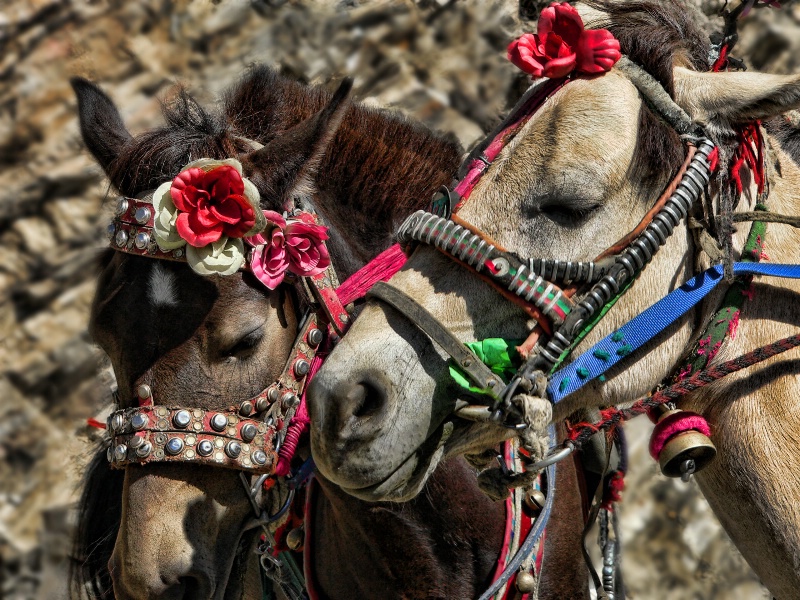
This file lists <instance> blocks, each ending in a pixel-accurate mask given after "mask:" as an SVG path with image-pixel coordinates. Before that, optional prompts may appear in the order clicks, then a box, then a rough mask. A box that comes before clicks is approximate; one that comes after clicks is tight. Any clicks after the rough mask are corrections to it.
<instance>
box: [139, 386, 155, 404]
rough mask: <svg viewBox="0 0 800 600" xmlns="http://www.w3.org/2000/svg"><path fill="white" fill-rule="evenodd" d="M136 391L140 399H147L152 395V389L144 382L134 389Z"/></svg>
mask: <svg viewBox="0 0 800 600" xmlns="http://www.w3.org/2000/svg"><path fill="white" fill-rule="evenodd" d="M136 393H137V394H138V395H139V398H140V399H141V400H147V399H148V398H151V397H152V396H153V390H151V389H150V386H149V385H147V384H146V383H143V384H142V385H140V386H139V389H138V390H136Z"/></svg>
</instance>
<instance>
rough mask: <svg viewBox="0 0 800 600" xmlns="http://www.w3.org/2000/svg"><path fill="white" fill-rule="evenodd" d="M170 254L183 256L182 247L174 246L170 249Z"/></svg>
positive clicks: (178, 256)
mask: <svg viewBox="0 0 800 600" xmlns="http://www.w3.org/2000/svg"><path fill="white" fill-rule="evenodd" d="M172 256H174V257H175V258H183V248H176V249H175V250H173V251H172Z"/></svg>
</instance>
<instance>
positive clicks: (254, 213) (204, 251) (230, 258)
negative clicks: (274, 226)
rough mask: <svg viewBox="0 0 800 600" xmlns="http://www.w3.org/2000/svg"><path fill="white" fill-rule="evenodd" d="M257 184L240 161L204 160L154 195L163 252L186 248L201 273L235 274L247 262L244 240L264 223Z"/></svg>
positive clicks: (156, 228) (155, 224)
mask: <svg viewBox="0 0 800 600" xmlns="http://www.w3.org/2000/svg"><path fill="white" fill-rule="evenodd" d="M259 199H260V196H259V193H258V189H256V186H255V185H253V184H252V182H250V181H249V180H248V179H247V178H245V177H243V176H242V165H241V163H240V162H239V161H238V160H235V159H232V158H231V159H227V160H212V159H210V158H201V159H200V160H196V161H194V162H191V163H189V164H188V165H186V166H185V167H184V168H183V169H182V170H181V172H180V173H178V176H177V177H175V179H173V180H172V181H168V182H166V183H164V184H162V185H161V186H159V188H158V189H157V190H156V191H155V193H154V194H153V208H154V209H155V218H154V221H153V231H154V233H155V238H156V242H157V243H158V245H159V247H161V248H162V249H163V250H173V249H175V248H180V247H181V246H186V260H187V262H188V263H189V265H190V266H191V267H192V269H194V270H195V271H196V272H198V273H200V274H201V275H212V274H215V273H216V274H219V275H231V274H232V273H235V272H236V271H238V270H239V268H241V266H242V264H244V259H245V256H244V244H243V242H242V238H244V237H245V236H250V235H254V234H256V233H258V232H259V231H261V230H263V229H264V227H265V226H266V219H265V218H264V216H263V214H262V212H261V209H260V208H259Z"/></svg>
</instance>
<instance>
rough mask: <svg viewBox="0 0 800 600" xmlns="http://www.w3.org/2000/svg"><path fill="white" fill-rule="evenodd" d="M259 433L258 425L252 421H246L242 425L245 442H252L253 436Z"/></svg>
mask: <svg viewBox="0 0 800 600" xmlns="http://www.w3.org/2000/svg"><path fill="white" fill-rule="evenodd" d="M257 433H258V427H256V426H255V425H253V424H252V423H245V424H244V425H242V429H241V434H242V439H243V440H244V441H245V442H252V441H253V438H254V437H256V434H257Z"/></svg>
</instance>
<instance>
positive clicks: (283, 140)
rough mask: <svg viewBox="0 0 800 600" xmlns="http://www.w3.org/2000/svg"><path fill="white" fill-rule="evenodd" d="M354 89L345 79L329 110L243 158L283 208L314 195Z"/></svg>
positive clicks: (250, 172) (264, 190) (257, 181)
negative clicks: (319, 172)
mask: <svg viewBox="0 0 800 600" xmlns="http://www.w3.org/2000/svg"><path fill="white" fill-rule="evenodd" d="M352 87H353V80H352V79H350V78H347V79H345V80H344V81H342V83H341V85H339V89H337V90H336V92H335V93H334V94H333V97H332V98H331V100H330V102H328V104H327V105H326V106H325V108H323V109H322V110H320V111H319V112H318V113H317V114H315V115H314V116H313V117H310V118H309V119H306V120H305V121H303V122H301V123H298V124H297V125H295V126H294V127H292V128H291V129H288V130H287V131H285V132H283V133H282V134H280V135H278V136H277V137H276V138H275V139H273V140H272V141H271V142H270V143H269V144H267V145H266V146H264V147H263V148H260V149H259V150H255V151H253V152H250V153H249V154H246V155H244V156H242V157H241V161H242V165H243V166H244V168H245V172H246V173H248V177H249V178H250V179H251V181H253V183H254V184H255V185H256V186H257V187H258V188H259V190H260V192H261V194H262V196H266V197H267V198H272V199H275V200H277V201H279V202H280V204H281V206H283V205H284V203H286V202H287V201H289V200H292V199H293V198H294V197H295V196H297V195H311V194H312V193H313V191H314V188H315V185H314V179H315V177H316V175H317V171H318V169H319V166H320V163H321V162H322V157H323V156H324V155H325V151H326V150H327V149H328V146H329V144H330V142H331V141H332V140H333V138H334V136H335V135H336V131H337V130H338V128H339V125H340V124H341V122H342V118H343V116H344V113H345V111H346V109H347V107H348V103H347V102H346V100H347V96H348V95H349V93H350V89H351V88H352Z"/></svg>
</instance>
